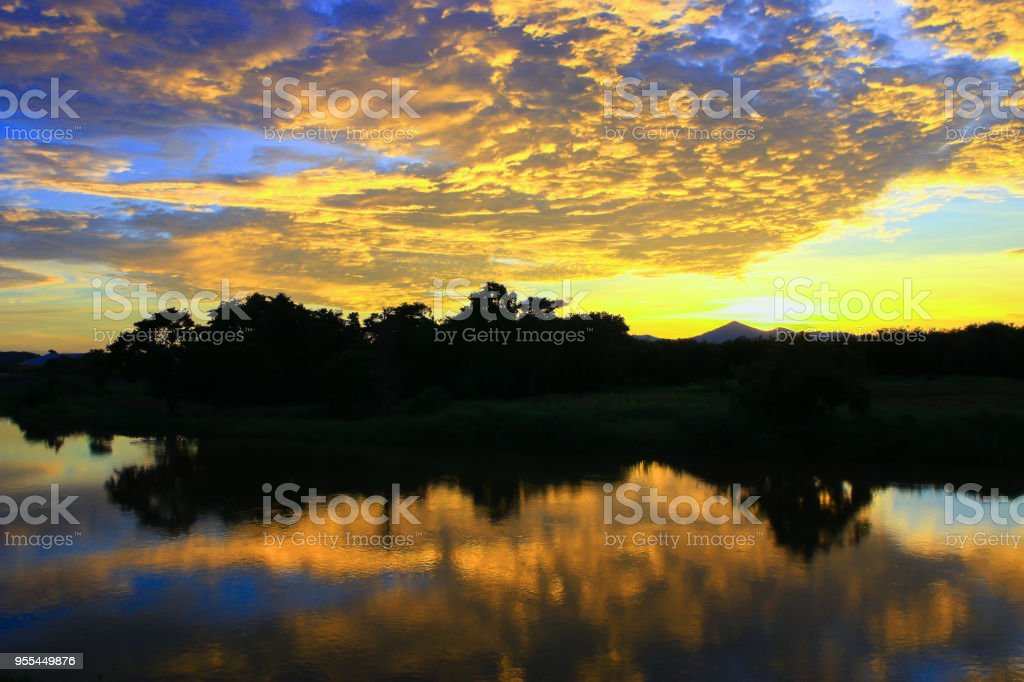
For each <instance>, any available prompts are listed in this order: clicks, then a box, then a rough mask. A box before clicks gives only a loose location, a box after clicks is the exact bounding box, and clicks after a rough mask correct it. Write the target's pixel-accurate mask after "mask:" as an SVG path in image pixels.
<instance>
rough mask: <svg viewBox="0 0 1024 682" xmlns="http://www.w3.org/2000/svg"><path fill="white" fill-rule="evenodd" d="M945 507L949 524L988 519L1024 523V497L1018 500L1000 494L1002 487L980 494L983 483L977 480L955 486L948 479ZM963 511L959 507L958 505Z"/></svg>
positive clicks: (1000, 524) (973, 523)
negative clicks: (986, 493) (978, 482)
mask: <svg viewBox="0 0 1024 682" xmlns="http://www.w3.org/2000/svg"><path fill="white" fill-rule="evenodd" d="M942 490H943V492H944V493H945V495H943V508H944V512H945V514H944V516H945V523H946V525H953V524H961V525H967V526H973V525H977V524H979V523H983V522H985V521H988V522H990V523H993V524H995V525H997V526H1005V525H1008V524H1009V523H1010V522H1011V521H1012V522H1013V523H1014V524H1018V525H1019V524H1022V523H1024V513H1022V512H1024V497H1018V498H1016V499H1014V500H1012V501H1011V500H1010V498H1008V497H1006V496H1005V495H1000V494H999V488H992V490H991V491H989V494H988V495H979V493H980V492H981V491H982V487H981V486H980V485H979V484H977V483H964V484H963V485H961V486H960V487H958V488H957V487H955V486H954V485H953V484H952V483H947V484H946V485H944V486H943V487H942ZM958 508H959V509H961V511H956V510H957V509H958Z"/></svg>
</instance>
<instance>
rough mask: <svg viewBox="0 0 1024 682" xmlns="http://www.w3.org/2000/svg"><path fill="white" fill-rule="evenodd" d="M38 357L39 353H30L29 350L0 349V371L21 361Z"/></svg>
mask: <svg viewBox="0 0 1024 682" xmlns="http://www.w3.org/2000/svg"><path fill="white" fill-rule="evenodd" d="M38 357H39V355H38V354H37V353H29V352H27V351H17V350H13V351H0V371H3V370H7V369H11V368H12V367H14V366H15V365H17V364H18V363H20V362H25V361H26V360H31V359H32V358H38Z"/></svg>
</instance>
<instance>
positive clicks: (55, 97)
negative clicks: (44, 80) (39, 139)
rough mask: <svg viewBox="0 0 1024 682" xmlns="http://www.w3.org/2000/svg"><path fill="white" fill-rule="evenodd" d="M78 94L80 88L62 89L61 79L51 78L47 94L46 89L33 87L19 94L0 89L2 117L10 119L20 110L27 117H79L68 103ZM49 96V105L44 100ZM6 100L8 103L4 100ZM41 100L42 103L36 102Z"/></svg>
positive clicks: (0, 111) (0, 112) (0, 115)
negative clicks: (44, 103)
mask: <svg viewBox="0 0 1024 682" xmlns="http://www.w3.org/2000/svg"><path fill="white" fill-rule="evenodd" d="M77 94H78V90H66V91H64V92H63V93H62V92H61V91H60V79H59V78H51V79H50V92H49V95H47V93H46V91H45V90H40V89H39V88H33V89H31V90H26V91H25V92H23V93H21V94H20V95H18V94H17V93H15V92H11V91H10V90H0V119H8V118H10V117H11V116H14V114H16V113H18V112H20V113H21V115H22V116H24V117H25V118H32V119H38V118H45V117H46V116H49V117H50V118H60V117H61V114H63V115H65V116H67V117H68V118H78V112H77V111H75V110H74V108H73V107H72V106H71V105H70V104H68V102H69V101H70V100H71V98H72V97H74V96H75V95H77ZM47 96H49V99H50V102H49V106H44V105H43V102H44V101H45V100H46V98H47ZM5 100H6V104H4V101H5ZM34 102H39V103H40V104H34Z"/></svg>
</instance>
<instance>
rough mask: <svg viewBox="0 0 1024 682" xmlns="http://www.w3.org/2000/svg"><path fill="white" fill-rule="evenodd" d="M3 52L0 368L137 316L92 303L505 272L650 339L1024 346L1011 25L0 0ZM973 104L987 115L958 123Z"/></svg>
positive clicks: (551, 8)
mask: <svg viewBox="0 0 1024 682" xmlns="http://www.w3.org/2000/svg"><path fill="white" fill-rule="evenodd" d="M0 43H2V44H0V55H3V56H2V59H0V113H3V114H4V115H3V116H0V348H2V349H5V350H6V349H10V350H30V351H35V352H42V351H45V350H47V349H50V348H53V349H57V350H60V351H63V352H75V351H82V350H85V349H88V348H93V347H99V346H102V345H104V342H105V340H106V337H104V336H103V332H109V331H110V330H119V329H122V328H126V327H128V326H130V325H131V323H132V322H133V321H134V320H136V319H139V317H141V315H142V314H144V313H145V312H147V311H148V312H152V310H150V309H149V308H146V307H144V306H141V305H135V306H133V307H132V308H131V310H130V311H129V314H128V315H127V317H123V318H122V316H111V315H109V314H107V313H108V311H109V310H110V309H111V308H114V309H119V305H118V301H119V300H120V299H116V298H114V297H112V296H111V295H110V292H111V291H112V289H111V288H110V287H111V286H116V287H120V288H117V289H115V290H116V291H121V292H125V291H139V290H140V287H142V286H145V287H147V288H148V289H149V290H150V291H152V292H155V293H156V294H160V293H163V292H168V291H172V292H181V294H182V295H183V296H185V297H186V298H192V297H194V296H196V294H197V293H198V292H201V291H205V290H212V291H215V292H224V291H229V292H230V294H231V295H234V296H244V295H245V294H247V293H251V292H255V291H259V292H263V293H276V292H278V291H284V292H286V293H288V294H289V295H290V296H292V297H293V298H294V299H295V300H297V301H299V302H302V303H305V304H308V305H313V306H328V307H332V308H337V309H341V310H343V311H345V312H349V311H358V312H361V313H363V314H367V313H369V312H372V311H375V310H379V309H380V308H382V307H383V306H386V305H396V304H398V303H401V302H404V301H413V300H420V301H424V302H427V303H428V304H429V303H431V301H433V300H435V298H436V296H437V292H438V291H443V290H455V291H459V292H460V293H464V292H468V291H470V290H472V289H473V288H476V287H479V286H480V285H481V284H483V283H484V282H486V281H488V280H497V281H500V282H504V283H506V284H507V285H509V286H510V287H511V288H513V289H515V290H517V291H519V292H521V293H523V294H524V295H533V294H541V293H543V294H554V296H549V297H563V298H564V297H565V296H564V294H565V293H566V292H571V295H572V296H575V297H576V298H575V299H574V301H575V303H574V305H575V307H577V308H579V309H582V310H584V311H597V310H606V311H610V312H615V313H619V314H622V315H623V316H624V317H625V318H626V321H627V322H628V323H629V325H630V327H631V331H632V332H633V333H636V334H653V335H657V336H661V337H667V338H677V337H686V336H691V335H694V334H698V333H701V332H703V331H706V330H708V329H710V328H713V327H715V326H718V325H720V324H722V323H725V322H727V321H729V320H733V319H737V320H741V321H744V322H747V323H749V324H752V325H755V326H759V327H761V328H765V329H767V328H771V327H776V326H780V325H781V326H786V327H790V328H819V329H848V330H871V329H878V328H881V327H893V326H901V327H903V326H906V327H924V328H948V327H956V326H962V325H965V324H969V323H975V322H986V321H990V320H998V321H1003V322H1011V323H1021V322H1022V321H1024V303H1022V302H1021V296H1020V292H1021V291H1022V290H1024V276H1022V270H1024V268H1022V266H1024V221H1022V217H1024V125H1022V118H1024V113H1021V112H1020V110H1019V109H1013V108H1012V107H1011V106H1010V104H1013V103H1015V102H1017V103H1020V104H1021V108H1022V109H1024V99H1022V100H1021V101H1019V102H1018V101H1017V100H1014V99H1013V93H1015V92H1016V91H1017V89H1018V88H1021V87H1024V82H1022V80H1024V79H1022V78H1021V70H1020V69H1021V63H1022V61H1024V14H1022V13H1021V12H1020V9H1019V5H1018V4H1017V1H1016V0H986V1H976V2H971V3H965V2H962V1H954V0H908V1H906V2H897V1H896V0H875V1H862V0H857V1H855V0H837V1H833V2H819V1H815V2H804V1H801V0H770V1H767V2H763V1H754V0H736V1H716V2H705V1H703V0H692V1H689V0H681V1H671V2H668V1H666V2H662V1H659V0H634V1H632V2H595V1H593V0H591V1H590V2H579V1H576V0H551V1H550V2H544V3H537V2H526V1H523V0H491V1H488V0H467V1H461V2H460V1H447V0H439V1H434V0H412V1H404V0H389V1H385V2H367V1H364V0H353V1H337V0H316V1H312V2H302V1H301V0H282V1H280V2H274V1H273V0H271V1H266V0H264V1H260V2H255V1H253V2H248V1H244V0H216V1H211V2H188V3H184V2H182V3H167V2H141V1H135V0H120V1H119V0H93V1H90V2H84V1H78V0H61V1H60V2H48V1H47V0H40V1H33V2H28V1H24V0H0ZM972 78H973V79H975V81H970V83H972V85H970V88H974V85H973V84H980V85H978V86H977V87H976V88H974V89H973V90H971V89H970V88H968V90H969V91H970V92H975V93H976V92H980V91H981V89H982V88H983V87H985V86H987V85H989V84H996V85H998V86H999V87H1000V88H1004V89H1005V93H1006V94H1005V96H1004V95H1000V96H999V97H997V98H996V99H995V100H992V101H987V102H986V106H985V107H984V108H981V109H975V110H972V112H971V113H970V115H965V114H964V113H962V112H963V108H961V109H960V110H958V111H952V109H951V107H949V106H948V104H949V102H950V101H953V102H954V104H955V105H958V104H961V103H963V102H964V101H965V99H964V92H967V91H968V90H964V91H962V92H960V91H958V92H954V93H953V95H951V94H950V87H951V86H950V83H953V84H954V88H955V87H958V86H959V85H960V84H962V83H965V82H969V81H966V80H965V79H972ZM288 79H292V80H288ZM650 88H654V89H660V90H664V91H665V92H666V93H668V94H671V93H682V95H681V98H680V99H678V100H675V105H674V106H672V107H670V106H669V102H668V98H667V97H663V98H662V100H661V101H660V102H657V103H652V102H651V101H650V100H649V99H644V98H646V97H647V96H646V95H642V94H641V91H642V90H644V89H650ZM309 89H313V90H323V92H324V95H323V96H322V98H321V99H320V100H319V101H317V102H316V103H315V106H314V103H312V102H310V101H309V99H308V94H298V93H299V91H302V90H307V91H308V90H309ZM34 90H39V91H41V92H38V93H36V97H35V99H34V100H31V101H29V102H28V104H27V106H21V105H23V104H24V96H25V95H26V93H32V91H34ZM377 91H379V92H377ZM714 91H721V92H718V93H715V92H714ZM5 93H6V94H5ZM332 93H333V94H335V95H336V97H335V99H334V100H332V103H333V104H334V105H336V106H333V107H328V106H327V104H326V99H327V97H328V96H329V95H331V94H332ZM375 93H376V94H375ZM623 93H625V94H623ZM630 93H632V94H631V96H632V97H633V98H634V99H629V98H627V95H630ZM751 93H753V94H752V95H751ZM744 94H746V95H748V96H749V97H750V99H748V100H746V102H747V104H749V106H748V107H744V106H743V104H744V100H743V95H744ZM403 95H404V96H405V99H404V100H403V99H402V96H403ZM691 95H694V96H696V97H698V98H699V97H700V96H703V95H707V98H706V100H705V101H706V103H707V104H708V105H709V106H708V107H707V108H706V109H704V110H700V109H699V107H697V108H696V109H695V111H696V113H695V114H693V115H690V112H691V108H690V106H689V105H691V104H694V101H693V99H692V98H691ZM368 96H372V97H376V99H373V98H372V97H371V99H369V100H368V99H367V97H368ZM62 97H63V98H64V99H63V100H62V99H61V98H62ZM351 98H356V99H357V100H360V101H361V102H362V104H358V103H357V104H356V105H353V106H349V104H350V102H351ZM360 98H361V99H360ZM61 101H63V102H64V104H65V105H66V106H65V107H63V108H62V107H61V106H58V102H61ZM402 102H404V103H405V105H406V106H404V107H403V106H401V103H402ZM633 102H638V103H639V104H640V106H638V107H637V106H634V105H633ZM697 104H699V102H697ZM296 105H297V106H296ZM1018 114H1019V115H1018ZM37 116H41V117H37ZM111 283H113V284H111ZM823 290H827V291H830V292H832V298H828V297H823V298H815V296H817V294H816V293H815V292H821V291H823ZM167 300H177V299H167ZM205 305H208V303H207V304H205ZM447 309H449V308H448V306H447V305H446V306H444V307H441V308H437V311H438V313H441V312H443V311H444V310H447ZM113 317H117V318H118V319H113ZM97 318H99V319H97Z"/></svg>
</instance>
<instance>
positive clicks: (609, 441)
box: [0, 377, 1024, 477]
mask: <svg viewBox="0 0 1024 682" xmlns="http://www.w3.org/2000/svg"><path fill="white" fill-rule="evenodd" d="M869 387H870V391H871V408H870V410H869V411H868V412H867V413H866V414H863V415H859V414H851V413H848V412H845V411H840V412H837V413H835V414H828V415H814V416H808V415H801V414H794V415H792V417H791V418H789V417H787V418H786V419H781V420H780V419H778V418H771V419H769V418H766V417H765V416H764V415H759V414H757V413H753V414H752V413H750V412H749V411H743V410H738V409H737V408H736V406H735V405H734V404H733V402H732V400H731V394H730V391H729V387H728V385H726V384H721V383H712V384H702V385H698V384H694V385H689V386H682V387H672V388H655V389H637V390H627V391H620V392H615V393H597V394H578V395H553V396H544V397H535V398H524V399H519V400H479V401H474V400H447V399H444V398H443V397H436V398H431V397H430V396H421V397H420V398H418V399H416V400H413V401H409V402H407V403H404V404H400V405H396V406H395V407H394V408H393V409H392V410H391V411H390V412H388V413H387V414H381V415H377V416H371V417H366V418H362V419H340V418H336V417H332V416H330V415H329V414H328V413H327V411H326V408H325V407H323V406H318V405H307V406H281V407H239V408H226V407H222V408H215V407H210V406H204V405H198V404H191V403H189V404H182V405H180V406H179V408H178V410H177V413H176V414H173V415H172V414H168V413H167V412H166V410H165V408H164V406H163V403H161V402H159V401H156V400H153V399H152V398H149V397H147V396H146V395H145V393H144V392H142V391H141V390H139V389H137V388H135V387H132V386H127V385H123V386H114V387H111V388H108V389H107V390H105V391H103V392H96V393H83V394H78V395H70V394H60V397H58V398H56V399H52V400H37V401H36V402H27V401H24V400H22V401H21V402H18V400H16V399H15V398H16V394H17V391H12V390H11V387H10V386H7V387H6V390H0V413H2V414H5V415H7V416H10V417H11V418H13V419H14V420H15V421H16V423H18V424H19V426H21V427H22V428H23V429H25V430H26V431H28V432H29V433H37V434H41V435H48V436H49V435H59V434H71V433H80V432H88V433H109V434H113V433H117V434H124V435H129V436H162V435H183V436H194V437H199V438H207V439H209V438H217V439H230V440H234V441H238V442H246V441H259V440H279V441H282V442H289V443H343V444H345V445H346V446H348V447H353V448H358V449H383V448H387V449H397V450H400V451H403V452H404V453H406V454H405V455H404V456H406V457H417V456H423V454H424V453H430V456H431V457H442V458H443V457H451V458H458V459H467V458H468V459H476V458H480V459H482V460H490V459H494V458H495V457H496V456H497V455H498V453H514V455H515V458H516V459H524V458H530V457H537V458H541V459H543V458H548V457H550V456H551V453H558V455H557V456H559V457H563V458H571V459H575V460H580V461H583V460H585V459H596V458H605V457H616V456H620V455H623V456H626V457H631V458H636V457H643V458H659V459H666V460H674V461H678V460H681V459H699V460H700V461H702V462H704V463H707V462H709V461H715V460H718V459H721V460H723V461H726V460H727V461H737V460H743V461H748V462H755V463H756V462H771V463H776V464H777V463H779V462H788V461H794V462H813V463H816V464H817V465H821V466H831V465H833V464H834V465H836V466H843V467H849V466H851V465H854V466H857V467H858V468H861V467H863V468H876V469H880V470H881V471H883V472H892V474H893V476H894V477H898V476H899V475H900V474H901V471H902V470H903V469H904V468H905V467H904V466H903V464H906V465H907V467H912V468H915V469H917V468H920V466H921V465H922V464H932V465H935V466H941V467H943V468H950V467H958V466H969V467H978V466H983V467H996V468H1000V469H1005V468H1013V469H1016V468H1018V467H1020V468H1022V469H1024V464H1022V462H1024V443H1022V441H1021V439H1020V437H1019V434H1020V427H1021V426H1022V425H1024V382H1021V381H1016V380H1008V379H992V378H978V377H945V378H941V379H935V380H927V379H913V380H909V379H908V380H902V381H891V380H890V381H885V382H874V383H870V384H869Z"/></svg>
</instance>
